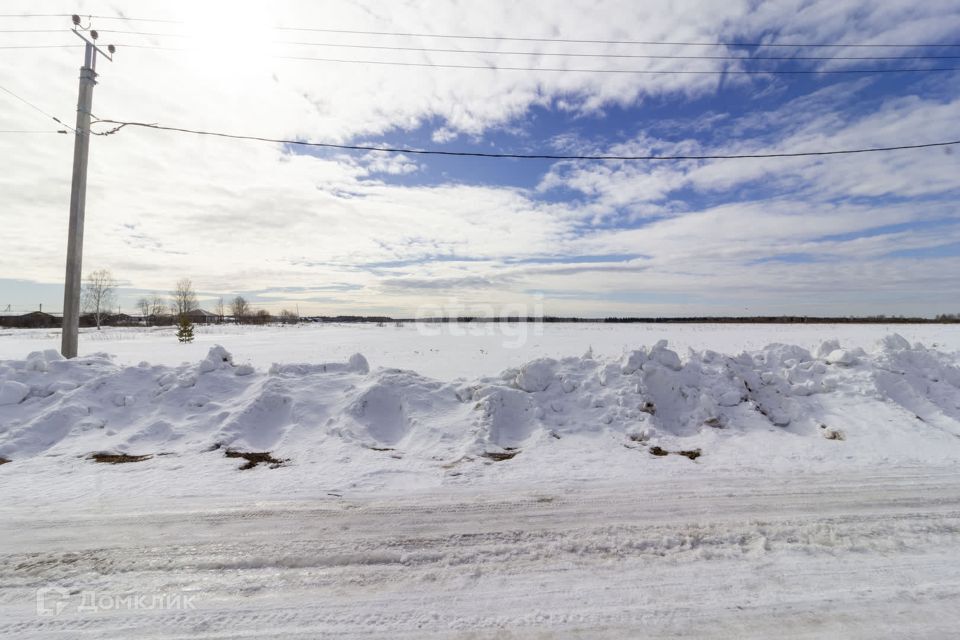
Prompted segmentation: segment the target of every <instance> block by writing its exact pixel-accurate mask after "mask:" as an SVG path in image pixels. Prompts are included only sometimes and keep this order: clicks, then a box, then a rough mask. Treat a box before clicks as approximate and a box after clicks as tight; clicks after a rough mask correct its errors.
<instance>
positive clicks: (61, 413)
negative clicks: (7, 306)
mask: <svg viewBox="0 0 960 640" xmlns="http://www.w3.org/2000/svg"><path fill="white" fill-rule="evenodd" d="M958 360H960V356H958V354H946V353H942V352H940V351H937V350H934V349H928V348H926V347H924V346H923V345H921V344H915V345H910V344H909V343H908V342H907V341H906V340H905V339H904V338H902V337H900V336H897V335H891V336H888V337H886V338H884V339H883V340H881V341H880V342H879V343H878V344H877V345H876V347H875V348H874V349H873V350H872V351H870V352H867V351H864V350H863V349H849V350H848V349H843V348H842V346H841V345H840V344H839V343H838V342H837V341H827V342H824V343H823V344H822V345H821V346H820V347H819V348H818V349H817V350H816V353H815V355H814V353H811V352H810V351H808V350H806V349H803V348H800V347H797V346H792V345H784V344H772V345H769V346H767V347H765V348H763V349H760V350H757V351H751V352H744V353H741V354H739V355H724V354H720V353H716V352H713V351H689V352H688V353H686V354H685V355H684V356H683V357H681V355H680V354H678V353H676V352H674V351H672V350H671V349H669V346H668V344H667V343H666V341H660V342H658V343H657V344H655V345H654V346H653V347H650V348H640V349H634V350H629V351H626V352H625V353H624V354H623V355H622V357H620V358H618V359H614V360H608V359H595V358H594V357H593V355H592V353H590V352H588V353H587V354H585V355H583V356H581V357H569V358H562V359H549V358H541V359H537V360H533V361H531V362H529V363H527V364H525V365H523V366H521V367H519V368H517V369H508V370H506V371H504V372H503V373H502V374H500V375H499V376H494V377H487V378H480V379H477V380H474V381H471V382H464V381H462V380H460V381H456V382H442V381H437V380H433V379H430V378H426V377H424V376H421V375H419V374H417V373H415V372H412V371H406V370H401V369H386V368H379V369H371V368H370V365H369V363H368V362H367V360H366V358H364V357H363V356H362V355H360V354H355V355H354V356H352V357H350V358H349V361H348V362H339V363H325V364H323V363H321V364H316V363H313V364H274V365H273V366H272V367H270V368H269V370H268V371H258V370H255V369H254V368H253V367H251V366H250V365H245V364H240V365H237V364H236V363H235V362H234V358H233V356H232V354H230V353H229V352H228V351H227V350H226V349H224V348H223V347H220V346H215V347H213V348H211V349H210V351H209V353H208V354H207V356H206V357H205V358H203V359H202V360H201V361H199V362H198V363H196V364H192V365H191V364H184V365H181V366H178V367H168V366H151V365H150V364H148V363H141V364H140V365H138V366H135V367H131V366H119V365H117V364H116V363H115V362H114V361H113V360H112V359H111V358H110V356H108V355H105V354H97V355H94V356H89V357H83V358H78V359H74V360H70V361H67V360H63V359H62V358H60V357H59V355H58V354H56V352H51V351H47V352H35V353H31V354H30V355H29V356H28V357H27V358H26V359H24V360H6V361H0V457H3V458H7V459H10V460H14V461H16V460H19V459H24V458H30V457H34V456H40V455H48V456H57V455H77V456H82V455H88V454H89V453H91V452H98V451H110V452H129V453H131V454H157V453H174V454H176V453H195V452H202V451H207V450H209V449H211V448H214V447H218V446H219V447H227V448H235V449H243V450H254V451H267V450H271V451H277V452H280V455H283V456H289V457H290V458H291V459H293V460H294V461H295V462H297V461H301V462H305V458H309V457H311V456H323V455H333V454H330V453H328V452H336V455H338V456H340V458H339V459H348V458H349V456H350V455H353V454H350V453H349V452H350V451H354V452H361V451H362V450H375V451H384V450H388V451H397V452H402V455H403V456H406V458H407V459H412V460H421V461H435V462H451V461H457V460H461V459H465V458H466V459H470V458H473V457H477V456H483V455H484V454H488V453H490V452H504V451H507V450H511V451H512V450H519V451H523V452H524V454H525V457H526V458H529V455H530V454H531V452H535V451H537V450H547V449H549V448H550V447H553V446H558V445H556V443H557V442H558V441H561V440H565V439H568V438H580V439H581V440H582V443H581V446H582V447H588V448H592V449H593V450H595V451H596V452H599V453H600V454H604V452H605V451H612V450H614V449H615V450H617V451H622V449H623V447H628V448H629V447H641V448H642V447H645V446H653V445H656V446H662V447H663V448H664V449H666V450H670V451H673V450H679V449H680V448H692V447H694V446H696V447H698V448H703V457H702V458H700V459H699V462H698V464H702V463H706V462H709V460H710V455H711V453H712V451H711V449H710V447H714V449H715V450H719V449H720V448H721V447H726V448H727V450H729V451H733V450H737V451H739V452H741V453H742V455H744V456H747V457H750V456H755V457H757V456H764V455H775V453H776V451H775V446H779V445H776V444H775V445H774V450H771V449H770V447H771V444H770V443H771V442H775V443H781V444H784V446H786V444H785V443H788V442H795V441H796V438H801V439H803V441H809V442H811V443H814V445H815V447H816V448H815V449H811V450H812V451H816V452H820V451H823V452H827V453H824V455H837V456H842V455H846V452H843V453H829V452H837V451H842V450H840V449H838V447H850V446H854V444H853V443H856V444H855V446H856V447H857V451H861V452H862V451H864V450H867V451H872V452H875V453H876V456H877V458H878V459H882V458H883V457H884V456H890V455H897V454H898V451H900V450H902V449H904V448H905V446H906V445H905V443H917V442H927V443H928V444H929V443H932V444H931V446H935V447H940V448H943V447H947V448H950V447H953V448H958V447H960V368H958V364H960V363H958ZM771 432H775V433H780V434H784V435H785V436H789V437H790V438H793V439H794V440H785V439H782V438H781V439H780V440H776V441H772V440H770V435H769V434H770V433H771ZM752 442H756V443H762V444H757V446H753V445H751V444H750V443H752ZM814 445H811V446H814ZM611 447H612V448H614V449H611ZM830 447H833V449H830ZM944 450H946V449H944ZM399 455H400V454H397V457H399ZM817 455H819V453H818V454H817ZM344 456H346V458H344ZM600 457H601V458H602V455H601V456H600ZM521 459H523V458H517V459H516V460H521Z"/></svg>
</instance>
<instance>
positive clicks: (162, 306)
mask: <svg viewBox="0 0 960 640" xmlns="http://www.w3.org/2000/svg"><path fill="white" fill-rule="evenodd" d="M166 310H167V304H166V303H165V302H164V301H163V298H161V297H160V296H158V295H156V294H154V295H153V297H152V298H150V315H152V316H153V317H154V318H159V317H160V316H162V315H163V314H164V313H165V312H166Z"/></svg>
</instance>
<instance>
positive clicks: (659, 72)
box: [117, 44, 960, 75]
mask: <svg viewBox="0 0 960 640" xmlns="http://www.w3.org/2000/svg"><path fill="white" fill-rule="evenodd" d="M117 46H120V47H127V48H131V49H144V50H157V51H186V52H189V51H193V50H194V49H193V48H190V47H164V46H159V45H137V44H133V45H131V44H126V45H125V44H119V45H117ZM268 57H270V58H273V59H276V60H294V61H301V62H327V63H331V64H370V65H380V66H383V65H386V66H393V67H426V68H435V69H477V70H483V71H543V72H548V73H604V74H607V73H613V74H638V75H673V74H677V75H820V74H826V75H837V74H841V75H851V74H872V73H938V72H941V73H942V72H949V71H960V67H928V68H922V67H911V68H894V69H585V68H564V67H522V66H504V65H482V64H456V63H440V62H403V61H399V60H356V59H352V58H328V57H315V56H292V55H271V56H268ZM681 59H682V58H681ZM693 59H699V58H693ZM702 59H707V60H709V59H725V58H702ZM730 59H731V60H743V61H744V62H750V61H751V59H750V58H738V57H731V58H730ZM827 59H834V58H827ZM838 59H839V58H838ZM876 59H878V60H879V59H885V58H876ZM890 59H894V58H890ZM896 59H899V58H896ZM905 59H913V58H905ZM918 59H923V58H918ZM944 59H960V56H945V57H944Z"/></svg>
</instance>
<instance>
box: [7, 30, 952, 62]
mask: <svg viewBox="0 0 960 640" xmlns="http://www.w3.org/2000/svg"><path fill="white" fill-rule="evenodd" d="M104 33H112V32H109V31H104ZM124 33H128V34H137V35H153V34H147V33H143V32H133V31H130V32H124ZM178 37H180V36H178ZM182 37H188V36H182ZM114 44H116V45H117V46H126V47H134V48H150V45H131V44H125V43H114ZM270 44H280V45H292V46H303V47H330V48H338V49H340V48H342V49H368V50H374V51H415V52H423V53H469V54H482V55H510V56H542V57H560V58H622V59H646V60H741V61H743V62H752V61H754V60H778V61H793V60H797V61H814V60H815V61H831V60H858V61H872V60H958V59H960V55H954V56H928V55H922V56H732V55H723V56H720V55H718V56H711V55H686V56H685V55H666V54H632V53H570V52H553V51H495V50H492V49H449V48H435V47H401V46H387V45H369V44H344V43H338V42H300V41H291V40H273V41H271V42H270ZM2 48H3V47H0V49H2ZM176 50H180V49H179V48H177V49H176ZM184 50H189V49H188V48H184Z"/></svg>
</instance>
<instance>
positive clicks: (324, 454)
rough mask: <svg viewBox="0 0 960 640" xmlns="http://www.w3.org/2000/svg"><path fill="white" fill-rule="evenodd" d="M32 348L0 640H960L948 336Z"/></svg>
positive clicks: (387, 333) (23, 347) (107, 340)
mask: <svg viewBox="0 0 960 640" xmlns="http://www.w3.org/2000/svg"><path fill="white" fill-rule="evenodd" d="M894 332H896V333H894ZM898 334H899V335H898ZM661 339H666V340H669V342H668V343H666V344H664V343H662V342H660V343H658V340H661ZM505 341H511V342H510V344H514V345H516V348H513V349H508V348H505V347H504V342H505ZM771 343H772V344H771ZM55 344H56V337H55V336H50V335H49V334H48V333H47V332H39V331H32V332H5V333H4V334H3V335H0V457H3V458H5V459H9V460H11V461H12V462H9V463H7V464H2V465H0V492H2V495H3V498H4V499H3V503H2V505H0V636H4V637H6V636H9V637H64V636H67V637H74V636H80V637H84V636H85V637H184V638H185V637H190V638H205V637H210V638H213V637H218V638H220V637H238V636H243V635H244V634H246V635H249V636H251V637H278V638H279V637H304V638H307V637H323V636H329V637H344V636H346V637H385V638H386V637H410V638H419V637H447V636H461V635H467V637H511V636H513V637H536V638H542V637H584V638H593V637H618V638H619V637H623V638H628V637H659V636H664V637H676V636H690V637H769V636H771V635H772V634H774V633H775V634H777V635H781V636H782V635H787V636H793V637H845V638H847V637H854V638H856V637H862V638H876V637H904V636H917V637H935V638H939V637H943V638H948V637H955V635H956V631H955V629H956V625H957V624H958V623H960V614H958V613H957V612H958V610H960V609H958V607H957V606H956V603H957V601H958V598H960V577H958V576H960V562H958V560H957V559H956V558H957V554H956V553H955V549H956V545H957V543H958V542H960V468H958V466H957V462H956V461H957V460H958V459H960V352H958V348H960V331H958V330H957V328H956V327H955V326H931V325H924V326H914V327H911V326H896V327H876V326H868V327H852V326H811V327H796V326H789V325H784V326H777V325H774V326H770V325H767V326H760V325H758V326H747V327H744V326H728V325H714V326H710V325H694V326H690V325H668V326H662V325H657V326H649V325H630V326H603V325H586V326H585V325H578V326H547V327H544V333H543V335H533V334H532V333H531V334H528V335H527V336H526V340H525V341H524V340H521V339H520V336H519V335H518V334H504V333H497V334H495V335H469V332H468V335H466V336H457V335H450V334H449V333H445V334H444V335H440V336H425V335H422V334H420V333H418V332H417V331H416V329H415V328H413V327H404V328H394V327H374V326H344V327H305V328H283V327H272V328H270V327H268V328H253V329H249V328H243V329H240V328H234V327H227V328H220V329H213V330H210V331H209V332H206V331H204V332H202V333H201V336H200V338H199V339H198V342H197V343H196V344H194V345H188V346H186V347H181V346H180V345H177V344H175V343H174V342H173V338H172V334H171V333H170V332H169V331H162V332H161V331H144V330H139V331H138V330H119V331H104V332H99V333H94V332H91V333H87V334H85V335H84V336H83V338H82V339H81V354H82V355H81V357H80V358H78V359H77V360H74V361H70V362H67V361H63V360H61V359H60V358H59V357H58V356H57V354H56V353H55V352H53V351H46V352H45V351H44V349H50V348H52V347H53V346H55ZM214 344H222V345H224V346H223V347H215V346H213V345H214ZM224 347H226V348H224ZM688 347H689V348H691V349H692V350H688V349H687V348H688ZM97 352H109V353H111V354H114V353H115V354H118V355H117V356H116V357H111V356H108V355H106V354H103V353H100V354H98V353H97ZM355 352H361V353H363V354H364V356H366V357H363V356H359V355H354V353H355ZM271 363H280V364H271ZM424 371H428V372H429V374H425V373H424ZM227 452H234V453H235V454H239V453H245V454H249V453H252V452H271V455H272V457H273V458H272V459H273V460H275V461H276V462H278V463H281V464H279V466H277V465H276V464H274V465H271V464H270V463H269V462H267V463H262V464H259V465H258V466H256V467H254V468H252V469H249V470H244V471H241V470H239V467H240V466H241V465H244V464H245V460H244V459H241V458H236V457H228V456H227V455H225V454H226V453H227ZM96 453H102V454H109V455H121V454H125V455H129V456H149V457H147V458H145V459H142V460H140V461H138V462H130V463H127V464H116V465H113V464H99V463H96V462H94V461H92V460H91V459H90V458H89V457H90V456H91V454H96ZM661 454H666V455H661ZM274 466H275V467H276V468H271V467H274ZM40 589H47V590H48V591H46V592H41V596H42V598H43V599H44V600H43V601H42V602H40V604H43V605H44V609H43V611H42V612H41V613H45V614H46V615H41V614H38V612H37V605H38V600H37V593H38V590H40ZM51 590H52V591H51ZM188 596H189V598H190V599H189V602H190V607H187V608H184V607H183V606H182V605H183V604H184V600H183V599H184V598H186V597H188ZM155 597H160V598H161V599H163V598H168V599H169V598H174V599H175V602H176V604H177V605H178V606H177V607H172V608H171V607H169V606H160V607H158V606H151V607H146V606H144V604H143V603H144V602H145V601H143V600H142V599H143V598H146V600H147V601H149V600H150V598H155ZM90 598H100V600H101V601H100V605H101V606H99V607H97V608H96V610H93V609H91V608H90V607H86V608H84V607H83V606H82V605H83V604H87V605H89V604H90V602H89V599H90ZM136 598H141V600H140V601H138V600H137V599H136ZM85 599H86V600H85ZM138 602H139V603H140V604H138ZM165 602H167V604H170V602H169V600H166V601H165ZM51 603H53V604H51ZM56 603H61V604H62V605H63V606H62V607H61V609H62V610H60V611H59V613H58V612H57V610H56V608H54V609H51V607H54V605H55V604H56ZM48 605H49V606H48ZM107 605H109V606H107ZM78 607H79V608H78ZM472 632H476V634H475V636H470V635H469V634H470V633H472ZM298 634H299V635H298Z"/></svg>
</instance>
